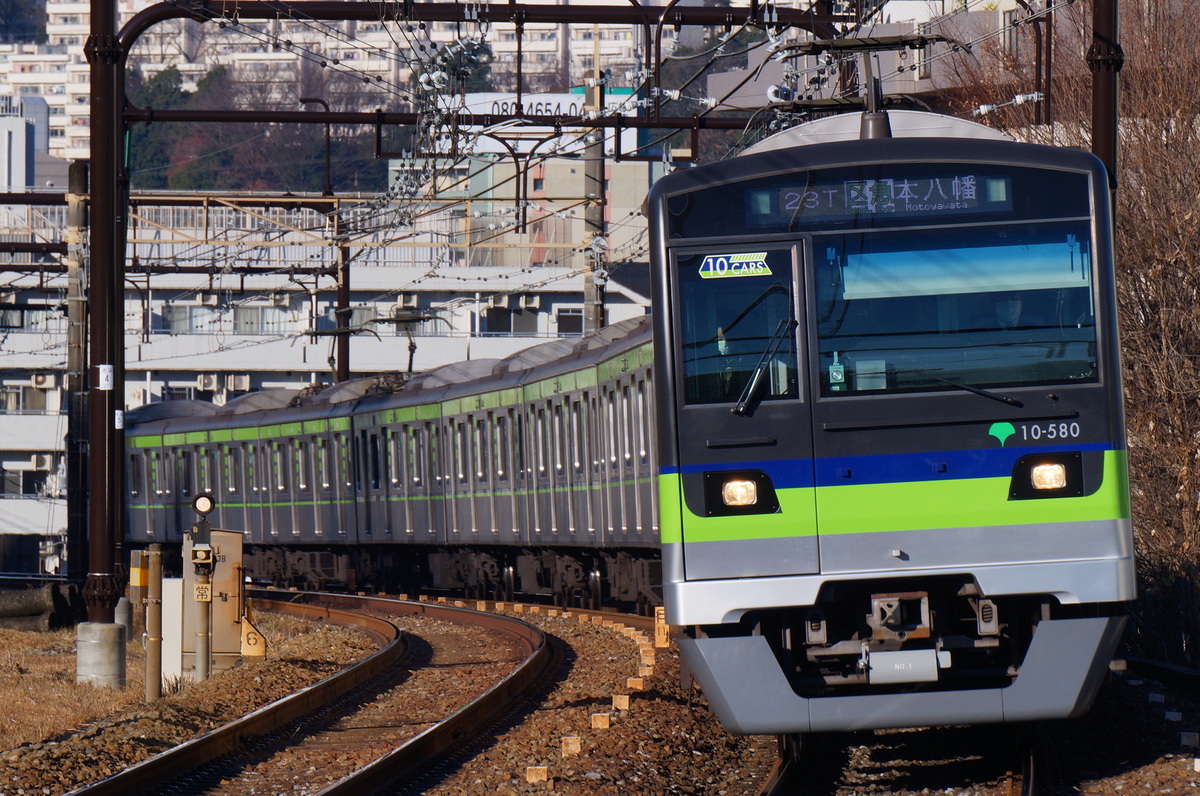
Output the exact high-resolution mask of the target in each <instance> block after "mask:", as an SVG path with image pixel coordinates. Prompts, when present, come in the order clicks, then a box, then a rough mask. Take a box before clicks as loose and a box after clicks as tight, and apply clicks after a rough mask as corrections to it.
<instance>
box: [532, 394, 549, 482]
mask: <svg viewBox="0 0 1200 796" xmlns="http://www.w3.org/2000/svg"><path fill="white" fill-rule="evenodd" d="M533 433H534V435H535V436H534V445H535V447H536V448H537V477H538V478H545V477H546V476H547V474H548V463H549V459H550V455H549V450H548V449H549V445H550V442H549V440H547V439H546V437H547V430H546V410H545V408H544V407H540V406H539V407H538V409H537V413H536V414H535V415H534V425H533Z"/></svg>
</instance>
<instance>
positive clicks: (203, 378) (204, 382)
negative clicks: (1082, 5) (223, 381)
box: [196, 373, 220, 392]
mask: <svg viewBox="0 0 1200 796" xmlns="http://www.w3.org/2000/svg"><path fill="white" fill-rule="evenodd" d="M219 383H220V380H219V379H218V378H217V374H215V373H201V374H200V375H199V376H197V377H196V389H197V390H203V391H205V392H212V391H214V390H217V389H220V388H219V387H218V384H219Z"/></svg>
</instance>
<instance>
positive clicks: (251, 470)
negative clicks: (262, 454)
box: [244, 442, 261, 493]
mask: <svg viewBox="0 0 1200 796" xmlns="http://www.w3.org/2000/svg"><path fill="white" fill-rule="evenodd" d="M244 450H245V454H246V483H247V484H249V485H250V491H251V492H252V493H253V492H258V491H259V487H260V486H261V484H259V482H258V445H257V444H255V443H253V442H247V443H246V447H245V449H244Z"/></svg>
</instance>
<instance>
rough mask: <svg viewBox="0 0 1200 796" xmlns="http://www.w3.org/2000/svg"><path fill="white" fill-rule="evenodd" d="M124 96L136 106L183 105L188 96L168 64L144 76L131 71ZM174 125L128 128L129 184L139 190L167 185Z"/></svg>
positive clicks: (179, 79) (170, 106) (181, 82)
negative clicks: (151, 74)
mask: <svg viewBox="0 0 1200 796" xmlns="http://www.w3.org/2000/svg"><path fill="white" fill-rule="evenodd" d="M126 83H127V86H128V87H127V89H126V92H125V93H126V98H127V99H128V101H129V102H130V103H131V104H133V105H136V106H137V107H139V108H155V109H158V110H167V109H171V108H180V107H183V106H184V105H185V104H186V103H187V100H188V97H189V96H190V95H189V94H188V93H187V92H186V91H184V90H183V88H182V86H183V77H182V75H180V74H179V70H178V69H176V68H175V67H173V66H171V67H168V68H166V69H164V70H163V71H161V72H159V73H158V74H156V75H154V76H153V77H151V78H150V79H149V80H145V79H144V78H143V76H142V73H141V72H139V71H133V72H131V73H130V74H129V75H128V78H127V81H126ZM177 135H178V131H177V129H176V128H175V127H174V126H172V125H168V124H135V125H134V126H133V127H132V128H130V130H129V175H130V186H131V187H133V188H135V189H142V190H155V189H157V190H161V189H163V188H166V187H167V176H168V175H167V171H168V169H169V167H170V164H171V155H172V151H173V149H174V144H175V140H176V137H177Z"/></svg>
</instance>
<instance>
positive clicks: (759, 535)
mask: <svg viewBox="0 0 1200 796" xmlns="http://www.w3.org/2000/svg"><path fill="white" fill-rule="evenodd" d="M1127 479H1128V457H1127V455H1126V452H1125V451H1123V450H1121V451H1108V452H1106V453H1105V455H1104V480H1103V483H1102V486H1101V488H1100V489H1099V490H1097V491H1096V492H1095V494H1092V495H1087V496H1085V497H1072V498H1044V499H1036V500H1009V499H1008V489H1009V484H1010V479H1009V478H1008V477H1000V478H971V479H959V480H950V481H918V482H906V483H891V484H862V485H847V486H827V487H820V488H819V489H812V488H805V489H781V490H779V491H778V492H777V493H776V494H777V496H778V498H779V505H780V508H781V511H780V513H778V514H751V515H747V516H742V517H701V516H698V515H696V514H693V513H692V512H691V511H689V510H688V509H687V508H686V507H685V506H684V503H683V495H682V491H681V487H680V482H679V476H678V474H670V475H660V476H659V479H658V489H659V527H660V528H661V529H662V541H663V543H664V544H670V543H679V542H682V541H683V540H684V528H685V527H686V529H687V540H688V541H689V542H728V541H740V540H745V539H776V538H781V537H788V536H811V535H813V533H814V529H813V527H812V517H813V508H812V504H813V499H814V497H815V499H816V502H817V504H818V508H817V509H816V510H817V511H818V512H819V516H820V522H821V527H820V533H821V534H850V533H876V532H882V531H912V530H926V529H936V528H972V527H987V526H990V525H1029V524H1036V523H1063V522H1078V521H1088V520H1117V519H1127V518H1128V517H1129V516H1130V513H1129V496H1128V490H1127V489H1126V483H1127Z"/></svg>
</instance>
